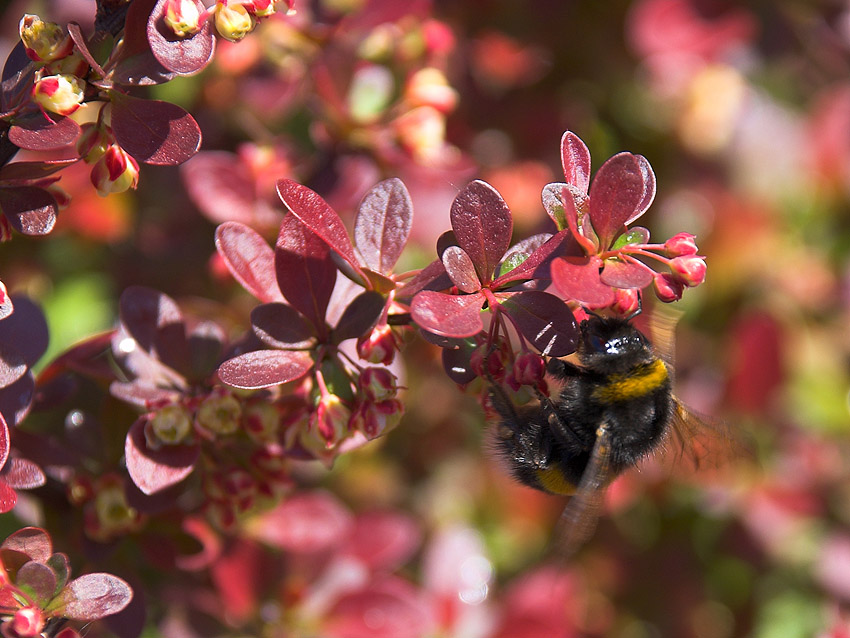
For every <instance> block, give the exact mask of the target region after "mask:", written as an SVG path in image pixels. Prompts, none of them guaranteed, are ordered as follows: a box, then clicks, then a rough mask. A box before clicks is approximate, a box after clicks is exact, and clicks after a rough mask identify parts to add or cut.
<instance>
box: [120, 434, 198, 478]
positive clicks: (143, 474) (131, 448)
mask: <svg viewBox="0 0 850 638" xmlns="http://www.w3.org/2000/svg"><path fill="white" fill-rule="evenodd" d="M146 422H147V421H146V420H145V419H144V418H140V419H137V420H136V422H135V423H133V425H131V426H130V431H129V432H127V438H126V439H125V440H124V458H125V460H126V464H127V473H128V474H129V475H130V478H131V479H133V483H135V484H136V485H137V486H138V488H139V489H140V490H142V492H144V493H145V494H153V493H155V492H159V491H161V490H164V489H165V488H167V487H171V486H172V485H176V484H177V483H179V482H180V481H182V480H183V479H185V478H186V477H187V476H189V474H191V473H192V471H193V470H194V469H195V463H196V462H197V460H198V457H199V456H200V451H201V449H200V447H199V446H197V445H162V446H161V447H160V448H159V449H156V450H152V449H150V448H148V444H147V441H146V439H145V423H146Z"/></svg>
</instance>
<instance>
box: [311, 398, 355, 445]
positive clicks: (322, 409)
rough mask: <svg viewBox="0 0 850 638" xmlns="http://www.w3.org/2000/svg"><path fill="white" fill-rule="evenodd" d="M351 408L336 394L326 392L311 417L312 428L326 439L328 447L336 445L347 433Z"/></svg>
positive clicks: (325, 442) (325, 443)
mask: <svg viewBox="0 0 850 638" xmlns="http://www.w3.org/2000/svg"><path fill="white" fill-rule="evenodd" d="M350 418H351V410H349V409H348V408H347V407H346V405H345V404H344V403H343V402H342V399H340V398H339V397H338V396H337V395H335V394H324V395H322V398H321V399H319V405H317V406H316V410H315V412H313V416H312V418H311V419H310V428H309V429H311V430H315V432H316V433H317V434H318V435H319V436H320V437H321V439H322V440H323V441H324V445H325V448H326V449H330V448H332V447H334V446H335V445H336V444H337V443H339V442H340V441H341V440H342V439H343V438H344V437H345V435H346V433H347V431H348V420H349V419H350Z"/></svg>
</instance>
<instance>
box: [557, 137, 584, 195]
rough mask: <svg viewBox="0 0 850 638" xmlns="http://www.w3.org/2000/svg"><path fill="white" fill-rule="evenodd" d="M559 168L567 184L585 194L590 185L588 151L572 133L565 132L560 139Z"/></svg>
mask: <svg viewBox="0 0 850 638" xmlns="http://www.w3.org/2000/svg"><path fill="white" fill-rule="evenodd" d="M561 166H563V168H564V177H565V178H566V180H567V184H570V185H572V186H574V187H575V188H576V189H577V190H578V191H579V192H581V193H586V192H587V189H588V186H589V185H590V151H589V150H587V146H585V144H584V142H582V141H581V138H579V136H578V135H576V134H575V133H573V132H572V131H567V132H566V133H564V135H563V136H562V137H561Z"/></svg>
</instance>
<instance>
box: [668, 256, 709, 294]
mask: <svg viewBox="0 0 850 638" xmlns="http://www.w3.org/2000/svg"><path fill="white" fill-rule="evenodd" d="M670 270H671V271H672V273H673V275H674V276H675V277H676V278H677V279H679V280H680V281H681V282H682V283H683V284H685V285H686V286H689V287H693V286H699V285H700V284H701V283H702V282H704V281H705V271H706V267H705V258H704V257H699V256H697V255H686V256H683V257H675V258H674V259H671V260H670Z"/></svg>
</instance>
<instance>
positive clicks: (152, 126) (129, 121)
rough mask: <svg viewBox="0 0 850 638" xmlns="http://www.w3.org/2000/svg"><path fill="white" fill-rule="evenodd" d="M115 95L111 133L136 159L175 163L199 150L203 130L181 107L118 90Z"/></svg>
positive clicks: (164, 164)
mask: <svg viewBox="0 0 850 638" xmlns="http://www.w3.org/2000/svg"><path fill="white" fill-rule="evenodd" d="M113 96H114V97H113V99H112V132H113V133H114V134H115V138H116V139H117V140H118V144H119V145H120V146H121V148H123V149H124V150H125V151H127V152H128V153H129V154H130V155H132V156H133V157H134V158H135V159H137V160H139V161H140V162H145V163H146V164H155V165H158V166H176V165H177V164H182V163H183V162H185V161H186V160H187V159H189V158H190V157H192V156H193V155H194V154H195V153H197V152H198V149H199V148H200V147H201V129H200V127H199V126H198V123H197V122H195V120H194V118H193V117H192V116H191V115H189V113H187V112H186V111H185V110H184V109H182V108H181V107H179V106H177V105H176V104H172V103H171V102H163V101H160V100H142V99H139V98H134V97H130V96H128V95H123V94H118V93H113Z"/></svg>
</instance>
